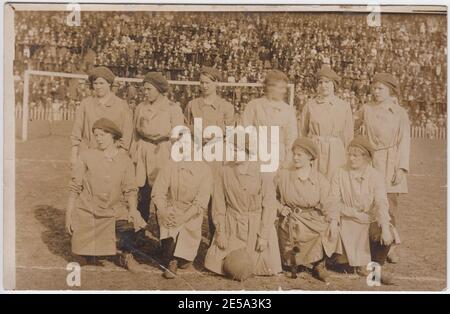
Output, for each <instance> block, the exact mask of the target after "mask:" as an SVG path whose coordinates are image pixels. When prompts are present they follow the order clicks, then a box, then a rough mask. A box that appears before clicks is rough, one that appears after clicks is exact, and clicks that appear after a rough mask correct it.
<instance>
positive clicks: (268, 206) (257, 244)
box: [205, 141, 281, 279]
mask: <svg viewBox="0 0 450 314" xmlns="http://www.w3.org/2000/svg"><path fill="white" fill-rule="evenodd" d="M235 143H236V144H235V148H234V149H235V156H237V154H238V152H240V153H243V152H245V156H246V158H245V161H230V162H227V163H225V164H224V165H223V167H221V168H220V169H219V172H218V176H217V178H218V180H215V182H214V191H213V199H212V206H213V207H212V209H213V211H212V213H213V222H214V225H215V232H214V237H213V240H212V242H211V243H212V244H211V246H210V248H209V249H208V252H207V254H206V257H205V267H206V268H207V269H209V270H210V271H212V272H215V273H217V274H222V275H229V276H232V277H234V278H236V275H237V274H236V271H238V272H239V271H241V270H242V269H244V268H247V267H245V265H246V264H248V263H249V264H250V268H249V272H250V271H251V272H252V273H253V274H256V275H266V276H270V275H275V274H277V273H280V272H281V260H280V251H279V245H278V238H277V233H276V229H275V217H276V211H277V203H276V196H275V189H274V184H273V175H271V174H268V173H261V172H260V163H259V162H252V161H249V147H248V143H247V145H245V147H243V146H244V145H241V144H240V143H239V141H235ZM238 251H239V252H242V251H243V252H244V253H245V254H238V255H235V254H234V252H238ZM231 256H234V257H236V259H235V258H234V257H231ZM228 257H230V258H228ZM227 260H229V261H230V262H231V264H233V265H229V266H230V267H231V268H228V267H227V266H226V264H227ZM231 260H232V261H231ZM227 268H228V269H227ZM247 275H249V274H247ZM245 277H247V276H245V275H244V276H243V277H241V279H244V278H245Z"/></svg>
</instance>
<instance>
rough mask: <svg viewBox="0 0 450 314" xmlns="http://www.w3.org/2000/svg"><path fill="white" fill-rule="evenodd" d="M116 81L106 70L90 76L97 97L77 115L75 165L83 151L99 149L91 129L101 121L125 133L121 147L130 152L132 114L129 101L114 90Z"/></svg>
mask: <svg viewBox="0 0 450 314" xmlns="http://www.w3.org/2000/svg"><path fill="white" fill-rule="evenodd" d="M114 78H115V77H114V74H113V73H112V72H111V70H110V69H108V68H106V67H97V68H94V69H93V70H92V71H91V72H90V73H89V82H90V84H91V88H92V89H93V90H94V94H93V96H89V97H87V98H85V99H83V100H82V101H81V104H80V106H79V107H78V108H77V109H76V112H75V121H74V124H73V129H72V135H71V140H72V154H71V162H72V164H74V163H75V162H76V160H77V157H78V155H79V153H80V152H81V151H83V150H84V149H86V148H95V147H96V146H97V142H96V139H95V136H94V133H93V131H92V126H93V124H94V122H95V121H97V120H98V119H100V118H107V119H109V120H111V121H113V122H114V123H115V124H116V125H117V127H118V128H119V129H120V131H121V132H122V137H121V139H120V140H119V142H118V143H119V148H120V149H121V150H124V151H126V152H128V150H129V149H130V143H131V136H132V132H133V119H132V113H131V110H130V108H129V107H128V104H127V102H126V101H125V100H123V99H121V98H119V97H117V96H116V95H115V94H114V93H113V92H112V91H111V86H112V84H113V82H114Z"/></svg>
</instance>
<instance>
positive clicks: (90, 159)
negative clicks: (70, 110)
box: [70, 149, 137, 256]
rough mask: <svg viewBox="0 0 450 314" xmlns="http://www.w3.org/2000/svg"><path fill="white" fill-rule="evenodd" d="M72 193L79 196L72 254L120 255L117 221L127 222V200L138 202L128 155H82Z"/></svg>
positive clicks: (88, 152)
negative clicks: (133, 198)
mask: <svg viewBox="0 0 450 314" xmlns="http://www.w3.org/2000/svg"><path fill="white" fill-rule="evenodd" d="M70 192H71V193H74V194H76V195H78V196H79V197H77V204H76V207H75V209H74V211H73V213H72V215H73V216H72V219H73V227H72V228H73V235H72V252H73V253H75V254H78V255H90V256H102V255H115V254H116V234H115V222H116V220H127V219H128V212H129V207H128V204H127V199H128V198H129V197H135V198H137V187H136V181H135V174H134V166H133V163H132V161H131V159H130V158H129V157H128V156H127V154H126V153H125V152H119V153H118V154H117V155H116V156H114V157H113V158H111V159H110V158H107V157H105V155H104V153H103V152H102V151H100V150H97V149H88V150H85V151H82V152H81V153H80V155H79V158H78V160H77V162H76V163H75V165H74V167H73V169H72V178H71V182H70Z"/></svg>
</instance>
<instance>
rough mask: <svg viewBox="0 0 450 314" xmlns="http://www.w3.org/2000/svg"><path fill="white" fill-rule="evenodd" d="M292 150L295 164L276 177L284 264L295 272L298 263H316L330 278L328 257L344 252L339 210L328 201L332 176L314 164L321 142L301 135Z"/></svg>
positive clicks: (321, 273) (323, 275)
mask: <svg viewBox="0 0 450 314" xmlns="http://www.w3.org/2000/svg"><path fill="white" fill-rule="evenodd" d="M292 152H293V167H291V168H287V169H282V170H280V172H279V173H278V175H277V177H276V180H275V182H276V187H277V198H278V200H279V202H280V205H279V217H280V220H279V230H278V237H279V239H280V249H281V255H282V259H283V264H284V265H286V266H290V267H291V269H292V270H293V272H294V273H295V272H296V269H295V268H296V267H297V265H303V266H307V265H309V264H312V265H313V275H314V276H315V277H316V278H317V279H319V280H322V281H326V279H327V277H328V274H327V271H326V268H325V257H331V256H332V255H333V253H335V252H336V253H342V247H341V242H340V241H339V237H338V218H339V213H337V212H333V210H332V208H331V207H330V206H329V204H328V197H329V192H330V184H329V182H328V180H327V179H326V178H325V176H324V175H323V174H321V173H320V172H318V171H317V170H316V169H315V168H314V167H313V162H314V160H315V159H316V158H317V157H318V153H319V152H318V148H317V145H316V144H315V143H314V142H313V141H312V140H311V139H309V138H306V137H300V138H298V139H296V140H295V142H294V144H293V146H292ZM327 205H328V206H327Z"/></svg>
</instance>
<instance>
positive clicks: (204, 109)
mask: <svg viewBox="0 0 450 314" xmlns="http://www.w3.org/2000/svg"><path fill="white" fill-rule="evenodd" d="M220 81H222V73H220V71H219V70H217V69H215V68H212V67H203V68H202V69H201V72H200V89H201V93H202V95H201V97H199V98H195V99H193V100H191V101H190V102H189V103H188V104H187V106H186V121H187V124H188V126H189V127H191V128H192V126H193V124H194V118H201V119H202V126H203V128H206V127H208V126H210V125H214V126H218V127H220V128H222V131H223V134H225V126H227V125H229V126H233V125H234V107H233V105H232V104H231V103H230V102H228V101H226V100H225V99H223V98H221V97H219V95H217V83H218V82H220ZM202 131H203V130H202ZM204 140H205V141H209V140H211V139H210V138H204Z"/></svg>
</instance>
